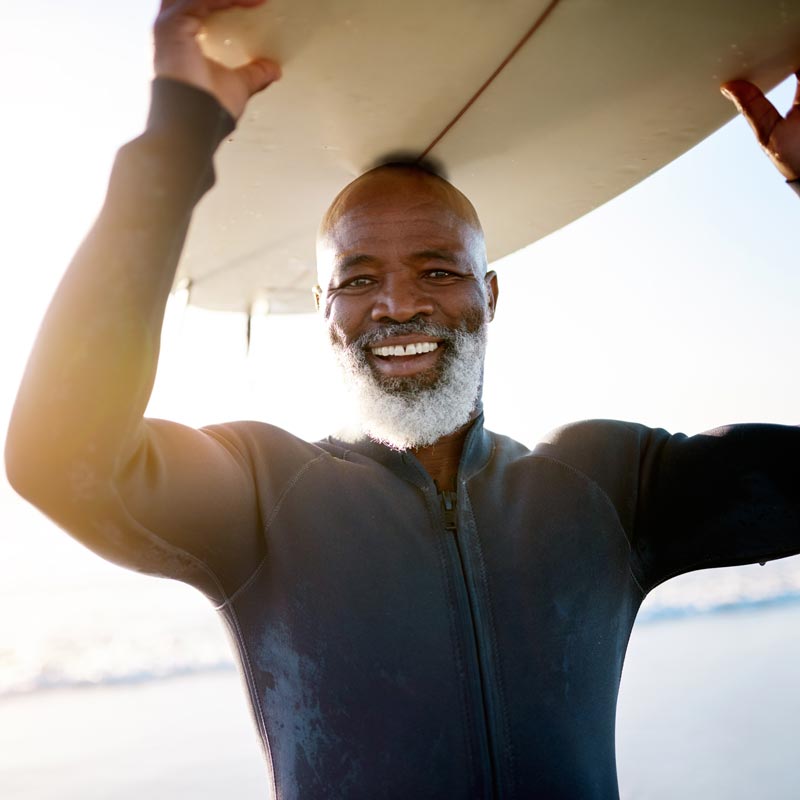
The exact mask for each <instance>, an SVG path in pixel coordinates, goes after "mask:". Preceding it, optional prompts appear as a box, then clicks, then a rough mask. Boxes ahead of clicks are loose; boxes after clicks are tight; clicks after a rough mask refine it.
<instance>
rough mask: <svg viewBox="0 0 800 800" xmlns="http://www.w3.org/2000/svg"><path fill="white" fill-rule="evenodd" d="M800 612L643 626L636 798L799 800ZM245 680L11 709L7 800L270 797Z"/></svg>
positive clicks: (45, 699)
mask: <svg viewBox="0 0 800 800" xmlns="http://www.w3.org/2000/svg"><path fill="white" fill-rule="evenodd" d="M798 674H800V604H793V605H786V606H778V607H773V608H767V609H760V610H753V609H749V610H740V611H732V612H727V613H716V614H708V615H702V616H697V617H692V618H686V619H680V620H670V621H663V622H651V623H647V624H643V625H640V626H637V628H636V629H635V631H634V636H633V639H632V641H631V647H630V650H629V654H628V659H627V662H626V668H625V674H624V676H623V686H622V692H621V696H620V704H619V714H618V732H617V743H618V763H619V773H620V788H621V794H622V797H623V798H626V800H638V799H639V798H642V799H643V800H644V799H646V800H662V798H663V800H667V798H669V799H670V800H675V798H681V800H695V799H696V800H700V799H701V798H702V799H703V800H708V798H726V800H738V798H742V800H744V798H747V800H751V798H753V797H758V798H760V799H764V800H783V799H784V798H785V799H786V800H789V798H796V797H797V796H798V793H799V791H800V790H799V789H798V787H800V758H798V743H799V742H800V683H799V682H798V678H797V676H798ZM266 775H267V773H266V769H265V767H264V761H263V758H262V755H261V752H260V746H259V745H258V743H257V739H256V736H255V732H254V727H253V724H252V722H251V720H250V717H249V714H248V712H247V709H246V705H245V697H244V692H243V691H242V686H241V684H240V681H239V678H238V676H237V675H236V674H235V673H233V672H230V671H221V672H217V673H209V674H203V675H195V676H192V677H185V678H173V679H169V680H162V681H154V682H149V683H143V684H141V685H127V686H107V687H99V688H87V689H72V690H52V691H44V692H38V693H35V694H31V695H28V696H21V697H16V698H7V699H5V700H2V701H0V797H2V798H4V800H56V798H58V800H73V799H74V800H78V799H80V800H100V799H101V798H102V800H108V798H115V799H117V800H133V798H137V799H138V798H143V797H146V798H153V799H154V800H160V798H190V797H191V798H196V799H197V800H211V798H225V800H230V798H237V800H251V799H253V800H254V799H255V798H265V797H268V796H269V789H268V784H267V777H266Z"/></svg>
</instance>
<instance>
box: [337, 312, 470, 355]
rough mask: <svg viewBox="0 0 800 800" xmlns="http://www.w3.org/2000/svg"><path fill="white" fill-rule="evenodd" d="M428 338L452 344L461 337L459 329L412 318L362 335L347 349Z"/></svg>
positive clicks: (364, 348)
mask: <svg viewBox="0 0 800 800" xmlns="http://www.w3.org/2000/svg"><path fill="white" fill-rule="evenodd" d="M411 335H417V336H429V337H431V338H433V339H440V340H441V341H443V342H452V341H454V340H455V339H456V338H458V336H459V335H463V331H462V330H460V329H456V330H454V329H453V328H448V327H447V326H446V325H440V324H438V323H435V322H428V321H427V320H424V319H422V318H417V317H414V318H412V319H410V320H408V322H393V323H390V324H386V325H383V326H381V327H380V328H376V329H375V330H371V331H366V332H365V333H362V334H361V336H359V337H358V338H357V339H355V340H353V341H352V342H350V343H349V345H348V346H349V347H352V348H356V349H359V350H366V349H368V348H369V347H372V346H373V345H375V344H377V343H378V342H381V341H383V340H385V339H389V338H392V337H395V336H411Z"/></svg>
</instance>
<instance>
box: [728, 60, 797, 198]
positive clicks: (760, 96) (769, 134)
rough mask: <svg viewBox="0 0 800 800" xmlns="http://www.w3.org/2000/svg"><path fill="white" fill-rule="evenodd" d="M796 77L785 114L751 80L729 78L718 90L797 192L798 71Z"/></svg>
mask: <svg viewBox="0 0 800 800" xmlns="http://www.w3.org/2000/svg"><path fill="white" fill-rule="evenodd" d="M796 77H797V91H796V93H795V96H794V102H793V103H792V107H791V108H790V109H789V111H788V112H787V114H786V116H785V117H783V116H781V114H780V112H779V111H778V110H777V109H776V108H775V106H773V105H772V103H770V101H769V100H767V98H766V97H765V96H764V93H763V92H762V91H761V90H760V89H759V88H758V87H757V86H754V85H753V84H752V83H748V82H747V81H729V82H728V83H725V84H723V85H722V87H721V91H722V93H723V94H724V95H725V96H726V97H727V98H728V99H729V100H731V101H732V102H733V103H735V104H736V107H737V108H738V109H739V111H741V113H742V114H743V115H744V118H745V119H746V120H747V121H748V123H749V124H750V127H751V128H752V129H753V132H754V133H755V135H756V138H757V139H758V141H759V143H760V144H761V148H762V149H763V150H764V152H765V153H766V154H767V156H769V159H770V161H772V163H773V164H774V165H775V167H776V168H777V170H778V171H779V172H780V173H781V175H783V177H784V178H786V180H787V181H789V182H790V183H792V184H793V186H794V188H795V189H797V191H798V194H800V183H798V181H800V71H798V72H797V73H796Z"/></svg>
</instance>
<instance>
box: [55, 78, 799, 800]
mask: <svg viewBox="0 0 800 800" xmlns="http://www.w3.org/2000/svg"><path fill="white" fill-rule="evenodd" d="M157 83H158V86H157V91H156V100H155V106H154V110H153V112H152V114H151V120H150V126H149V129H148V132H147V133H145V134H144V135H143V136H142V137H140V138H139V139H138V140H136V141H135V142H133V143H131V144H129V145H127V146H126V147H125V148H123V150H122V151H121V153H120V156H119V157H118V160H117V164H116V166H115V170H114V177H113V179H112V185H111V189H110V193H109V201H108V203H107V205H106V208H105V210H104V211H103V215H101V218H100V221H99V223H98V226H97V227H96V228H95V231H94V233H93V234H92V236H93V237H94V241H95V243H96V242H97V241H101V240H103V237H106V239H108V241H109V242H110V243H113V242H116V243H119V242H120V235H121V234H120V226H122V227H123V228H125V226H126V225H127V226H128V228H127V230H128V233H127V234H126V236H127V237H128V238H125V236H123V237H122V240H121V241H122V243H123V245H125V246H130V247H131V248H133V247H134V246H144V245H141V244H140V245H137V243H142V242H145V243H146V248H147V249H148V257H150V256H151V255H153V254H155V255H158V254H159V253H160V254H161V256H162V257H163V258H164V260H165V262H166V261H169V260H170V259H174V258H177V252H178V251H179V250H180V246H181V244H182V240H183V235H184V231H185V226H181V225H176V224H175V221H176V220H185V221H186V222H188V219H189V215H190V213H191V209H192V208H193V206H194V203H195V202H196V201H197V199H198V198H199V196H200V194H201V193H202V190H203V189H204V188H207V187H208V186H209V185H210V183H211V182H212V171H211V155H212V153H213V150H214V148H215V146H216V144H217V143H218V142H219V140H220V139H221V138H222V137H223V136H224V135H225V134H226V133H227V132H228V131H229V130H230V127H231V125H230V120H229V119H228V118H227V116H226V115H225V113H224V112H223V111H222V110H221V109H220V108H219V106H217V104H216V103H215V102H214V101H213V99H212V98H210V97H209V96H207V95H204V94H203V93H202V92H198V91H194V90H192V89H189V88H187V87H182V86H180V85H176V84H171V83H170V82H168V81H159V82H157ZM162 176H168V178H164V179H163V180H162ZM155 184H157V188H153V186H154V185H155ZM148 203H154V204H156V207H158V208H163V207H167V206H168V207H169V208H170V213H168V214H164V213H162V212H161V211H159V212H158V213H156V212H155V211H153V212H150V211H148V208H150V206H148V205H147V204H148ZM159 204H160V205H159ZM165 204H166V205H165ZM130 220H135V224H134V223H132V222H130ZM167 224H169V228H168V229H167V228H165V227H164V226H165V225H167ZM108 246H109V247H111V246H112V244H109V245H108ZM101 249H102V248H101ZM101 249H98V248H94V250H93V245H92V243H91V242H90V244H89V245H88V246H87V248H85V252H89V253H91V252H100V251H101ZM132 252H133V250H132ZM164 254H166V255H164ZM79 257H81V256H79ZM86 257H89V256H86ZM92 257H94V256H92ZM153 257H155V256H153ZM206 434H207V437H210V439H213V441H214V444H215V446H217V445H219V446H221V447H222V448H224V450H225V451H226V452H227V453H228V454H229V455H230V460H231V463H233V464H235V465H236V466H235V470H236V471H237V474H238V475H239V477H240V478H241V485H242V486H243V487H245V488H244V489H243V490H242V491H243V492H244V491H245V489H247V487H249V489H247V491H251V492H252V503H251V505H252V507H244V506H243V505H242V504H241V503H240V502H238V501H236V500H235V499H233V498H231V499H230V500H226V499H225V498H224V497H223V498H222V499H221V500H220V501H219V502H220V504H221V505H222V508H221V509H220V518H221V519H224V520H225V524H224V527H225V530H224V536H223V537H219V536H217V537H216V538H214V540H213V541H211V540H209V539H208V538H207V537H204V536H203V535H200V534H198V531H199V530H201V529H203V526H204V525H206V523H207V521H206V520H204V519H201V518H199V517H198V519H197V520H196V524H195V523H194V522H193V521H192V519H191V507H192V504H193V503H195V502H196V499H197V498H196V497H195V496H193V495H192V493H191V492H190V491H189V490H187V489H183V490H181V491H183V492H184V493H185V494H184V495H183V496H175V495H176V492H175V491H173V490H172V489H171V488H170V483H169V481H170V475H169V474H168V470H167V468H166V467H165V464H171V465H180V464H181V463H186V464H188V463H190V462H192V463H194V461H195V460H196V459H200V458H202V457H203V456H202V453H201V452H200V451H199V450H198V452H197V453H193V452H192V451H191V448H192V447H193V446H195V445H193V444H190V443H189V444H187V437H186V435H185V434H184V433H183V432H182V429H181V428H180V427H179V426H174V425H171V424H169V423H161V422H151V423H149V427H148V434H147V437H148V438H147V440H146V444H143V445H141V446H140V447H139V448H138V450H136V452H134V453H133V455H132V456H131V457H130V461H129V463H128V464H127V466H126V467H125V468H124V469H123V470H121V474H120V476H118V478H117V479H116V483H115V488H114V492H115V494H114V495H113V496H111V495H104V497H105V498H106V499H104V500H103V505H102V508H100V507H98V509H97V510H95V511H93V512H92V513H91V514H88V512H87V516H86V517H80V518H79V516H78V511H75V510H74V509H77V508H79V507H80V508H83V507H84V506H85V505H86V504H90V503H91V497H90V495H89V494H87V495H86V496H87V498H88V499H87V500H86V501H85V503H84V505H83V506H79V505H78V504H75V505H73V506H70V509H71V510H70V511H68V512H64V513H63V514H61V515H60V517H59V515H58V514H56V513H55V512H54V514H53V515H54V516H56V517H57V518H62V519H63V520H66V521H65V522H63V523H62V524H65V525H67V526H68V527H70V528H71V529H72V532H73V533H74V534H75V535H76V536H78V537H79V538H81V539H82V540H84V541H85V542H86V543H87V544H89V546H91V547H93V548H94V549H96V550H98V551H99V552H101V553H103V554H105V555H107V556H108V557H111V558H113V559H114V560H116V561H118V562H120V563H124V564H126V565H128V566H131V567H134V568H136V569H140V570H144V571H147V572H152V573H156V574H162V575H167V576H170V577H174V578H178V579H180V580H184V581H187V582H189V583H192V584H194V585H195V586H197V587H198V588H200V589H201V590H202V591H203V592H204V593H205V594H207V595H208V596H209V597H210V598H211V599H212V600H213V601H214V602H215V603H216V604H217V605H218V606H219V608H220V611H221V613H222V615H223V617H224V619H225V620H226V622H227V624H228V627H229V628H230V630H231V632H232V634H233V638H234V640H235V641H236V643H237V646H238V649H239V655H240V663H241V668H242V672H243V674H244V676H245V677H246V680H247V684H248V686H249V690H250V696H251V701H252V707H253V711H254V715H255V718H256V721H257V724H258V727H259V730H260V732H261V735H262V738H263V742H264V747H265V751H266V755H267V762H268V766H269V770H270V772H271V775H272V777H273V780H274V783H275V786H276V787H277V794H278V797H279V798H281V799H282V800H290V798H302V800H311V798H320V799H322V798H325V799H326V800H330V799H331V798H339V797H341V798H369V799H370V800H375V799H376V798H381V797H390V798H415V800H419V799H420V798H447V800H455V799H456V798H462V799H463V800H468V799H472V798H501V797H502V798H536V797H541V798H581V799H582V800H586V799H587V798H613V797H616V796H617V780H616V768H615V757H614V718H615V706H616V699H617V690H618V685H619V679H620V674H621V670H622V663H623V658H624V654H625V648H626V645H627V642H628V637H629V634H630V631H631V626H632V624H633V621H634V618H635V616H636V612H637V609H638V608H639V605H640V603H641V601H642V598H643V597H644V596H645V594H646V593H647V592H648V591H649V590H650V589H651V588H653V587H654V586H656V585H657V584H658V583H660V582H661V581H663V580H665V579H667V578H669V577H671V576H673V575H676V574H678V573H681V572H685V571H688V570H693V569H698V568H702V567H710V566H721V565H726V564H742V563H746V562H755V561H765V560H768V559H773V558H779V557H782V556H787V555H790V554H793V553H797V552H800V489H798V480H797V467H796V463H797V453H798V452H800V431H798V430H797V429H794V428H784V427H780V426H767V425H754V426H737V427H734V428H731V429H728V430H721V431H717V432H713V433H710V434H703V435H700V436H695V437H692V438H686V437H684V436H682V435H677V436H670V435H669V434H667V433H666V432H664V431H661V430H651V429H648V428H645V427H642V426H639V425H634V424H627V423H621V422H604V421H599V422H589V423H578V424H575V425H572V426H569V427H567V428H564V429H562V430H561V431H558V432H556V433H555V434H554V435H553V436H552V437H551V438H550V439H549V440H548V441H547V442H544V443H542V444H540V445H538V446H537V447H536V448H535V449H534V450H533V451H532V452H531V451H529V450H528V449H527V448H525V447H524V446H522V445H520V444H518V443H516V442H513V441H511V440H510V439H507V438H505V437H502V436H498V435H495V434H490V433H488V432H487V431H485V430H484V429H483V426H482V419H479V420H478V421H477V422H476V423H475V424H474V426H473V427H472V430H471V431H470V434H469V437H468V439H467V442H466V445H465V448H464V453H463V457H462V460H461V465H460V469H459V475H458V487H457V492H456V493H454V494H439V493H438V492H437V490H436V487H435V485H434V484H433V482H432V481H431V479H430V477H429V476H428V475H427V474H426V472H425V471H424V470H423V468H422V467H421V465H420V464H419V462H418V461H417V460H416V459H415V458H414V457H413V456H412V455H408V454H400V453H397V452H393V451H391V450H389V449H387V448H385V447H382V446H379V445H377V444H374V443H372V442H369V441H363V442H360V443H357V444H352V445H345V444H343V443H341V442H337V441H335V440H327V441H324V442H320V443H317V444H310V443H307V442H304V441H301V440H299V439H297V438H295V437H293V436H291V435H290V434H288V433H286V432H285V431H282V430H279V429H277V428H274V427H271V426H268V425H264V424H260V423H234V424H230V425H222V426H216V427H212V428H208V429H206ZM191 441H192V442H194V443H195V444H197V440H194V439H193V440H191ZM173 468H175V469H178V467H173ZM98 485H99V484H98ZM247 496H248V497H249V496H251V495H249V494H248V495H247ZM153 498H155V499H153ZM159 498H160V499H159ZM164 498H168V499H164ZM59 502H66V501H61V500H58V499H56V500H54V501H53V506H54V507H55V506H57V504H58V503H59ZM153 503H160V506H159V509H157V510H156V512H154V516H153V517H152V518H153V519H156V520H157V521H156V522H153V523H151V524H149V526H148V525H145V524H143V523H142V522H141V519H139V518H137V514H136V512H135V511H132V510H131V509H136V508H139V509H149V506H152V504H153ZM148 504H149V506H148ZM226 504H227V505H226ZM201 506H202V504H198V507H201ZM178 507H180V508H181V509H183V511H184V512H185V513H184V514H183V517H182V519H183V522H182V524H181V525H180V526H174V525H171V524H170V522H169V520H170V508H178ZM187 509H188V511H187ZM81 513H82V512H81ZM148 513H150V512H149V510H148ZM70 515H72V516H70ZM72 520H76V521H72Z"/></svg>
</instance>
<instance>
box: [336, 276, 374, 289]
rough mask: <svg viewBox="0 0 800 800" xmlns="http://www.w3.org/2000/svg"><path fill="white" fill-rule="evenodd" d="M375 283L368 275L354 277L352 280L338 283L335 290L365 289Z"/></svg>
mask: <svg viewBox="0 0 800 800" xmlns="http://www.w3.org/2000/svg"><path fill="white" fill-rule="evenodd" d="M373 283H375V278H372V277H370V276H369V275H356V276H355V277H354V278H349V279H348V280H346V281H343V282H342V283H340V284H339V285H338V286H337V287H336V288H337V289H365V288H366V287H368V286H371V285H372V284H373Z"/></svg>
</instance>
